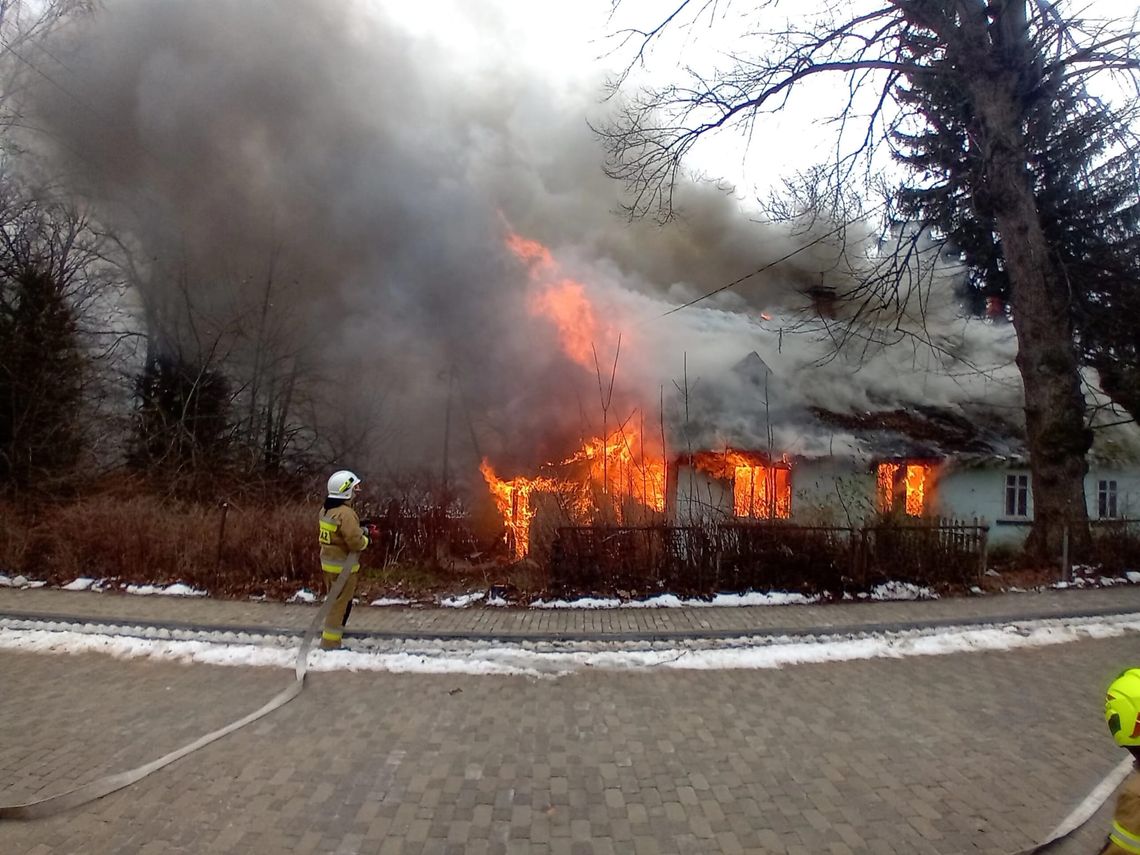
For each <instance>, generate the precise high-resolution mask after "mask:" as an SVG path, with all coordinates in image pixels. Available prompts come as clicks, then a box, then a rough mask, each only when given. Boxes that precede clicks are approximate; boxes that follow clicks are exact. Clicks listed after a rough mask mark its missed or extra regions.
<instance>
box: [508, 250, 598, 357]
mask: <svg viewBox="0 0 1140 855" xmlns="http://www.w3.org/2000/svg"><path fill="white" fill-rule="evenodd" d="M506 243H507V248H508V249H509V250H510V251H511V252H512V253H514V255H515V257H516V258H518V259H519V261H521V262H523V263H524V264H525V265H526V266H527V272H528V273H529V275H530V280H531V283H532V285H533V286H534V289H535V290H532V291H531V293H530V295H529V296H528V298H527V308H528V309H529V310H530V312H531V314H533V315H536V316H539V317H544V318H546V319H547V320H549V321H550V322H551V323H553V324H554V327H555V329H556V330H557V331H558V342H559V344H560V345H561V347H562V350H563V352H564V353H565V354H566V355H567V356H568V357H570V358H571V359H572V360H574V361H575V362H576V363H578V364H579V365H581V366H583V367H584V368H589V369H590V370H593V369H594V348H597V349H598V350H599V352H601V351H602V350H603V348H604V349H605V350H606V352H612V351H613V349H614V344H615V342H616V340H617V331H616V330H615V329H614V328H613V327H611V326H609V325H607V324H603V323H602V322H601V320H599V317H598V313H597V311H596V310H595V309H594V305H593V304H592V303H591V302H590V300H589V297H588V296H587V289H586V286H585V285H583V284H582V283H581V282H578V281H576V280H574V279H570V278H566V277H562V276H560V275H559V274H558V265H557V263H556V262H555V260H554V257H553V256H552V255H551V253H550V250H549V249H547V248H546V247H545V246H543V245H542V244H541V243H539V242H538V241H536V240H531V239H529V238H524V237H522V236H521V235H517V234H515V233H513V232H510V233H508V234H507V238H506Z"/></svg>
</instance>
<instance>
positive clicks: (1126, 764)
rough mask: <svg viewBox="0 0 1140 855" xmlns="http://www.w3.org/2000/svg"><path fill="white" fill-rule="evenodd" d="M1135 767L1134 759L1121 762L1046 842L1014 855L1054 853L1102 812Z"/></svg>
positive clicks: (1050, 833) (1050, 834) (1021, 850)
mask: <svg viewBox="0 0 1140 855" xmlns="http://www.w3.org/2000/svg"><path fill="white" fill-rule="evenodd" d="M1135 765H1136V761H1135V760H1133V758H1132V757H1126V758H1124V759H1123V760H1121V761H1120V763H1119V764H1118V765H1117V766H1116V767H1115V768H1113V770H1112V771H1111V772H1109V773H1108V774H1107V775H1105V777H1104V780H1103V781H1101V782H1100V783H1099V784H1097V785H1096V786H1095V787H1093V789H1092V791H1091V792H1090V793H1089V794H1088V795H1087V796H1085V798H1084V801H1082V802H1081V803H1080V804H1079V805H1077V806H1076V807H1075V808H1074V809H1073V811H1072V813H1070V814H1069V815H1068V816H1067V817H1065V818H1064V819H1063V820H1061V822H1060V823H1058V825H1057V827H1056V828H1054V829H1053V830H1052V831H1051V832H1049V835H1048V836H1047V837H1046V838H1045V840H1043V841H1042V842H1041V843H1038V844H1037V845H1036V846H1031V847H1029V848H1028V849H1020V850H1018V851H1017V852H1015V853H1014V855H1044V853H1046V852H1051V851H1053V847H1054V846H1056V844H1058V843H1061V842H1062V841H1064V840H1067V839H1068V838H1069V837H1070V836H1071V835H1072V834H1073V832H1075V831H1076V830H1077V829H1078V828H1080V827H1081V826H1083V825H1084V824H1085V823H1086V822H1088V821H1089V820H1090V819H1092V817H1093V814H1095V813H1096V812H1097V811H1098V810H1100V806H1101V805H1103V804H1104V803H1105V802H1106V801H1108V797H1109V796H1111V795H1112V794H1113V793H1114V792H1116V789H1117V787H1119V786H1120V785H1121V784H1122V783H1124V779H1125V778H1127V777H1128V773H1129V772H1131V771H1132V768H1133V767H1134V766H1135Z"/></svg>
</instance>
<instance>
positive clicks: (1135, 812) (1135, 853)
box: [1101, 770, 1140, 855]
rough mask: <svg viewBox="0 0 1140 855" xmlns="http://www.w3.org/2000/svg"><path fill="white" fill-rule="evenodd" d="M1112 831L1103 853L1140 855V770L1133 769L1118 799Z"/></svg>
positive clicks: (1103, 854)
mask: <svg viewBox="0 0 1140 855" xmlns="http://www.w3.org/2000/svg"><path fill="white" fill-rule="evenodd" d="M1112 820H1113V821H1112V833H1111V834H1109V836H1108V845H1106V846H1105V847H1104V849H1102V850H1101V855H1123V853H1128V855H1140V771H1136V770H1133V772H1132V774H1131V775H1129V776H1128V780H1127V781H1125V782H1124V788H1123V789H1122V790H1121V791H1120V795H1119V796H1118V797H1117V800H1116V813H1115V815H1114V816H1113V818H1112Z"/></svg>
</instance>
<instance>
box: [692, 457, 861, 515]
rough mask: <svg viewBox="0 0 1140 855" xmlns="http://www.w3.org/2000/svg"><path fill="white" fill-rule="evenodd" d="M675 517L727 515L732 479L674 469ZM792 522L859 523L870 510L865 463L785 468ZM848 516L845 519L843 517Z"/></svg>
mask: <svg viewBox="0 0 1140 855" xmlns="http://www.w3.org/2000/svg"><path fill="white" fill-rule="evenodd" d="M676 473H677V474H676V479H677V480H676V485H677V493H676V500H675V501H676V505H675V513H676V517H675V518H676V520H677V522H678V523H679V524H681V525H685V524H689V523H696V522H714V521H724V520H731V519H733V496H732V481H731V480H727V479H719V478H713V477H712V476H710V475H708V474H707V473H705V472H702V471H700V470H696V469H694V470H690V469H689V467H688V466H685V465H683V464H682V465H678V466H677V469H676ZM791 479H792V511H791V513H792V516H791V519H792V521H793V522H797V523H806V524H819V525H844V526H845V525H851V524H854V525H859V524H861V523H862V522H863V520H864V519H866V518H867V516H868V515H870V514H873V513H874V507H875V504H874V503H875V478H874V475H872V474H871V472H870V468H869V466H868V465H867V464H865V463H862V464H861V463H855V462H853V461H849V460H843V459H841V458H831V459H821V460H803V461H797V462H795V463H793V464H792V467H791ZM848 515H850V519H849V516H848Z"/></svg>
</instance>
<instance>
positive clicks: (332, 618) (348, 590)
mask: <svg viewBox="0 0 1140 855" xmlns="http://www.w3.org/2000/svg"><path fill="white" fill-rule="evenodd" d="M348 572H350V571H348V570H342V571H341V573H348ZM339 575H340V573H329V572H327V571H326V572H325V591H331V590H332V587H333V585H335V584H336V578H337V576H339ZM354 593H356V574H355V573H352V574H351V578H350V579H349V580H348V584H346V585H345V586H344V590H343V591H341V592H340V596H339V597H337V598H336V600H335V601H334V602H333V604H332V608H331V609H329V613H328V617H326V618H325V626H324V629H323V630H322V632H321V648H322V649H324V650H336V649H337V648H338V647H340V640H341V639H342V638H343V637H344V625H345V624H346V623H348V612H349V609H350V608H351V607H352V595H353V594H354Z"/></svg>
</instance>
